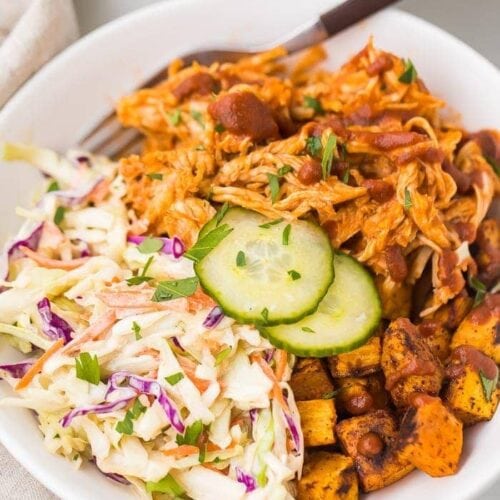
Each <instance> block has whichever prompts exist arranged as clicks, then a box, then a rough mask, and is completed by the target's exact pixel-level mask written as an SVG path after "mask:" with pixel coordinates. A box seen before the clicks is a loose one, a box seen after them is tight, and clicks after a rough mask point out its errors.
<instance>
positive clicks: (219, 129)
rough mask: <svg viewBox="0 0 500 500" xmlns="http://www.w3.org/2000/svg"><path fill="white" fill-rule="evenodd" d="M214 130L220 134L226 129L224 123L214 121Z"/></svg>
mask: <svg viewBox="0 0 500 500" xmlns="http://www.w3.org/2000/svg"><path fill="white" fill-rule="evenodd" d="M214 130H215V131H216V132H217V133H218V134H222V132H224V131H225V130H226V127H224V125H222V123H216V124H215V127H214Z"/></svg>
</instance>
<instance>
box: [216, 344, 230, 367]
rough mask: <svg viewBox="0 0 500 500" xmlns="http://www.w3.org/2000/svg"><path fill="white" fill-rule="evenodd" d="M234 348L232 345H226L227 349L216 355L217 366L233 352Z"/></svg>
mask: <svg viewBox="0 0 500 500" xmlns="http://www.w3.org/2000/svg"><path fill="white" fill-rule="evenodd" d="M231 351H232V348H231V347H226V348H225V349H222V351H221V352H219V354H217V356H215V366H219V365H220V364H221V363H222V362H223V361H224V360H225V359H226V358H227V357H228V356H229V355H230V354H231Z"/></svg>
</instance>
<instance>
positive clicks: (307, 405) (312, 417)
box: [297, 399, 337, 447]
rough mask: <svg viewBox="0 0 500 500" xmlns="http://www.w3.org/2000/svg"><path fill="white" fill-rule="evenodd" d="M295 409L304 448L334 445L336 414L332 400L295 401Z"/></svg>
mask: <svg viewBox="0 0 500 500" xmlns="http://www.w3.org/2000/svg"><path fill="white" fill-rule="evenodd" d="M297 408H298V410H299V413H300V423H301V426H302V433H303V434H304V445H305V446H306V447H307V446H323V445H326V444H334V443H335V423H336V421H337V413H336V412H335V406H334V404H333V400H332V399H313V400H312V401H297Z"/></svg>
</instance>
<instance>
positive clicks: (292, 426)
mask: <svg viewBox="0 0 500 500" xmlns="http://www.w3.org/2000/svg"><path fill="white" fill-rule="evenodd" d="M283 414H284V415H285V419H286V423H287V425H288V429H289V430H290V434H291V435H292V439H293V443H294V445H295V449H296V450H297V451H298V450H300V445H301V443H300V433H299V430H298V428H297V425H296V423H295V421H294V420H293V417H292V415H290V414H289V413H288V412H286V411H284V412H283Z"/></svg>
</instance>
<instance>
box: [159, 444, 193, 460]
mask: <svg viewBox="0 0 500 500" xmlns="http://www.w3.org/2000/svg"><path fill="white" fill-rule="evenodd" d="M162 453H163V454H164V455H166V456H167V457H174V458H181V457H188V456H189V455H194V454H199V453H200V449H199V448H198V447H197V446H192V445H190V444H181V445H180V446H178V447H177V448H172V449H171V450H163V451H162Z"/></svg>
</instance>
